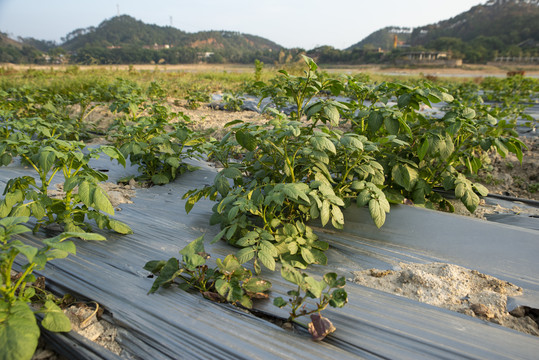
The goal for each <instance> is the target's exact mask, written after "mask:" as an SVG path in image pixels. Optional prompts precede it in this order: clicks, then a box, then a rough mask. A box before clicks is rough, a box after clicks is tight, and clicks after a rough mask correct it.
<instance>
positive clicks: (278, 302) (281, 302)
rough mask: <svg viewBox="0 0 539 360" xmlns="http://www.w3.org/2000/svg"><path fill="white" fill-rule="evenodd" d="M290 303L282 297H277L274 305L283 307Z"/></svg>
mask: <svg viewBox="0 0 539 360" xmlns="http://www.w3.org/2000/svg"><path fill="white" fill-rule="evenodd" d="M287 304H288V303H287V302H286V301H284V300H283V298H282V297H280V296H279V297H276V298H275V299H273V305H275V306H277V307H278V308H283V307H285V306H286V305H287Z"/></svg>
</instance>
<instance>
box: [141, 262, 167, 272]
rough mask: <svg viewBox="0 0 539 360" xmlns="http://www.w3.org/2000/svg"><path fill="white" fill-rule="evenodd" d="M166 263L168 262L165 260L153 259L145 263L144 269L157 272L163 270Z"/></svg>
mask: <svg viewBox="0 0 539 360" xmlns="http://www.w3.org/2000/svg"><path fill="white" fill-rule="evenodd" d="M166 263H167V262H166V261H165V260H151V261H148V262H147V263H146V264H145V265H144V267H143V269H144V270H147V271H149V272H151V273H153V274H156V273H158V272H160V271H161V269H162V268H163V266H165V264H166Z"/></svg>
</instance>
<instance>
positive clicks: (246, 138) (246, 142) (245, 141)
mask: <svg viewBox="0 0 539 360" xmlns="http://www.w3.org/2000/svg"><path fill="white" fill-rule="evenodd" d="M236 141H237V142H238V144H240V145H241V146H243V147H244V148H245V149H247V150H249V151H253V150H254V149H256V147H257V144H258V141H257V140H256V137H254V136H253V135H252V134H251V133H248V132H246V131H241V130H239V131H237V132H236Z"/></svg>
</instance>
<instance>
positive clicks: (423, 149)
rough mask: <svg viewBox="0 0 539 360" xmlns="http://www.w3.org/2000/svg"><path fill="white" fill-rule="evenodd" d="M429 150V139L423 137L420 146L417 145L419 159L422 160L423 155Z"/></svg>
mask: <svg viewBox="0 0 539 360" xmlns="http://www.w3.org/2000/svg"><path fill="white" fill-rule="evenodd" d="M428 150H429V139H428V138H425V140H424V141H423V143H422V144H421V146H420V147H419V151H418V152H417V155H418V157H419V161H422V160H423V159H424V158H425V155H427V151H428Z"/></svg>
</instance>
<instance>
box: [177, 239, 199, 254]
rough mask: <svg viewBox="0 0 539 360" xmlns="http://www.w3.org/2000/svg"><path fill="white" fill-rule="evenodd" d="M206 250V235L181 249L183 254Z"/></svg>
mask: <svg viewBox="0 0 539 360" xmlns="http://www.w3.org/2000/svg"><path fill="white" fill-rule="evenodd" d="M203 252H204V235H201V236H199V237H198V238H196V239H195V240H193V241H191V242H190V243H189V244H187V246H185V247H184V248H183V249H182V250H180V254H181V255H193V254H198V253H203Z"/></svg>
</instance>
